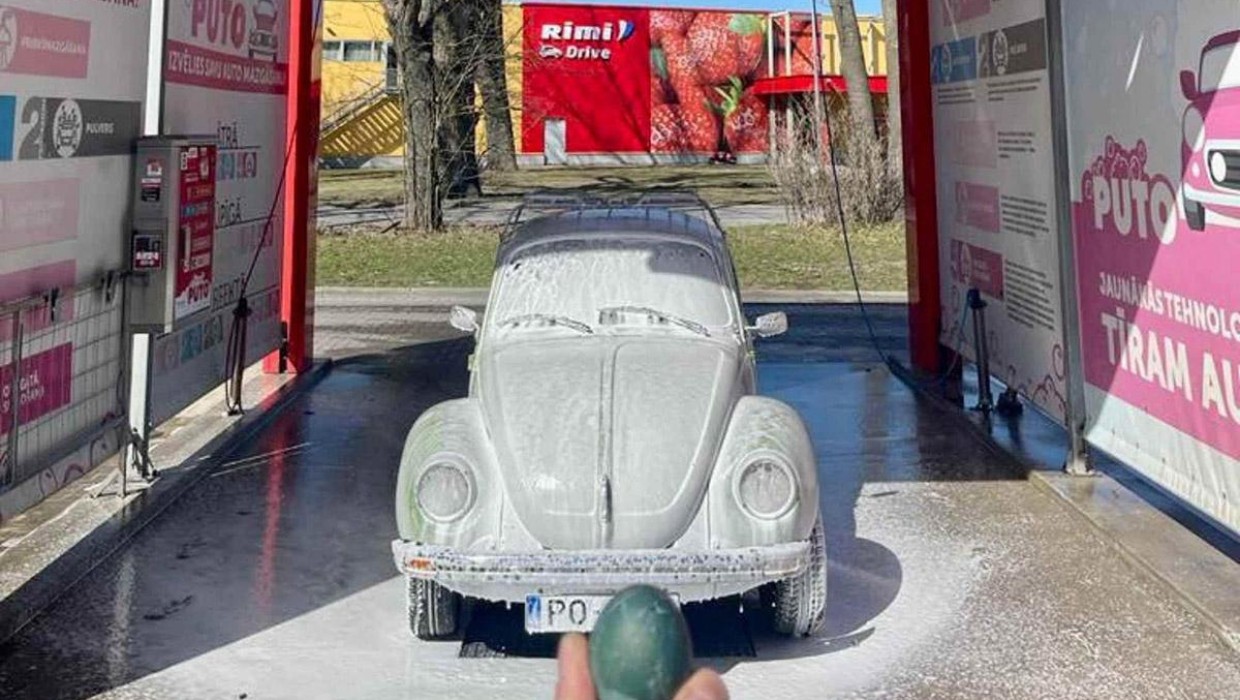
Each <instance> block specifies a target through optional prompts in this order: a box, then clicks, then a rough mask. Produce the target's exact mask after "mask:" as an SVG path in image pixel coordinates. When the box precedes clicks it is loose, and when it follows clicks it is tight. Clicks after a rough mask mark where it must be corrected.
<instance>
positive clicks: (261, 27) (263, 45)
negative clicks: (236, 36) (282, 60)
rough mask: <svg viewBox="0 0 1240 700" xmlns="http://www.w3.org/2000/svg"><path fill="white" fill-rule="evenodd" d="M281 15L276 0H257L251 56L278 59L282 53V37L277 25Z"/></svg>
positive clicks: (251, 40)
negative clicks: (278, 32)
mask: <svg viewBox="0 0 1240 700" xmlns="http://www.w3.org/2000/svg"><path fill="white" fill-rule="evenodd" d="M279 17H280V11H279V9H278V8H277V7H276V4H275V0H256V2H255V3H254V30H253V31H251V32H250V51H249V53H250V58H259V57H262V58H266V59H269V60H272V61H274V60H276V57H277V56H278V55H279V53H280V37H279V35H278V34H277V27H276V21H277V20H278V19H279Z"/></svg>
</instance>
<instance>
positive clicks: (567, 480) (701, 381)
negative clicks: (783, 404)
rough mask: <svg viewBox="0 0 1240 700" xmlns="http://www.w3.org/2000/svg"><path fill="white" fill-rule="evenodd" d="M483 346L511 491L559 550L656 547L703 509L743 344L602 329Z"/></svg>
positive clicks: (484, 394)
mask: <svg viewBox="0 0 1240 700" xmlns="http://www.w3.org/2000/svg"><path fill="white" fill-rule="evenodd" d="M488 350H489V351H484V352H483V353H482V355H481V356H480V366H479V368H478V369H479V372H480V375H479V379H480V382H479V393H480V398H481V399H482V405H483V411H484V415H485V417H486V422H487V428H488V431H489V432H490V435H491V439H492V441H493V443H494V445H495V450H496V456H497V457H498V459H499V463H500V468H501V471H502V472H503V474H504V479H505V485H506V487H507V492H508V497H509V499H510V501H511V503H512V506H513V509H514V511H515V512H516V514H517V516H518V518H520V520H521V522H522V524H523V525H524V526H525V528H526V529H527V530H528V531H529V532H530V534H531V535H533V536H534V537H535V538H536V539H537V540H538V541H539V542H540V543H541V544H542V545H543V546H544V547H548V548H552V549H586V548H604V547H614V548H625V549H630V548H661V547H666V546H669V545H671V544H672V543H673V542H675V541H676V540H677V539H678V538H679V537H680V536H681V535H682V534H683V533H684V531H685V530H686V529H687V528H688V526H689V523H690V522H691V521H692V520H693V518H694V516H695V515H696V514H697V509H698V506H699V505H700V503H701V499H702V497H703V494H704V491H705V489H706V486H707V482H708V481H709V477H710V472H711V469H712V467H713V465H714V459H715V452H716V450H717V448H718V445H719V442H720V441H721V440H722V437H723V431H724V429H725V427H726V425H725V424H726V421H727V419H728V416H729V414H730V410H731V406H732V404H733V402H734V400H735V395H736V393H737V386H738V384H737V382H738V376H739V373H738V369H739V362H740V357H741V356H740V352H741V348H740V347H739V345H730V344H724V343H719V342H715V341H711V340H707V339H702V340H695V339H686V338H684V337H680V336H675V337H671V336H669V337H667V338H655V339H651V338H640V339H634V338H623V337H614V336H613V337H607V336H595V337H589V338H572V339H560V340H553V341H545V342H544V341H540V342H529V341H526V342H520V343H508V344H503V345H500V346H498V347H492V348H489V349H488Z"/></svg>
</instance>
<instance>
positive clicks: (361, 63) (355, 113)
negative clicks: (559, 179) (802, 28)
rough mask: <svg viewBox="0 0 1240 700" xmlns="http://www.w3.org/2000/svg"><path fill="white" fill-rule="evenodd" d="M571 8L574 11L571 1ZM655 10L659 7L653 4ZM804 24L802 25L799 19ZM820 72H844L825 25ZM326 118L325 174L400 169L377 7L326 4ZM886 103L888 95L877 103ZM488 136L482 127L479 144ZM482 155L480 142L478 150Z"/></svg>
mask: <svg viewBox="0 0 1240 700" xmlns="http://www.w3.org/2000/svg"><path fill="white" fill-rule="evenodd" d="M565 4H566V5H568V4H571V3H569V2H566V3H565ZM652 4H657V0H652ZM523 17H524V15H523V11H522V7H521V5H520V4H519V3H518V2H506V3H505V6H504V14H503V22H504V35H505V37H506V42H507V44H508V46H509V47H510V48H509V50H508V52H507V54H508V59H509V60H508V88H509V91H510V95H511V97H510V102H511V105H512V110H513V132H514V137H515V139H516V142H517V143H516V145H517V149H518V152H519V153H520V152H521V139H522V132H523V129H522V124H521V118H520V117H521V105H522V103H523V99H522V50H523V46H522V43H523V41H522V29H523V22H524V20H523ZM802 21H805V20H802ZM859 24H860V28H861V36H862V43H863V49H864V51H865V56H866V67H867V70H868V71H869V73H870V75H871V76H885V75H886V74H887V57H886V51H885V46H886V42H885V39H886V37H885V35H884V26H883V21H882V19H881V18H876V17H861V18H859ZM822 49H823V61H822V64H823V70H824V72H825V73H826V74H828V75H835V74H838V73H839V72H840V50H839V39H838V34H837V32H836V31H835V23H834V21H833V19H832V18H831V17H829V16H827V17H824V18H823V21H822ZM322 74H323V113H322V134H321V146H320V149H321V150H320V154H321V156H322V159H323V163H324V165H325V166H327V167H359V166H380V167H384V166H397V165H399V163H400V157H401V154H402V153H403V150H404V137H405V131H404V120H403V115H402V113H401V109H400V104H399V96H398V95H397V92H396V89H397V84H396V70H395V57H394V55H393V53H392V51H391V39H390V35H389V32H388V27H387V20H386V19H385V17H384V13H383V6H382V3H381V2H380V0H324V17H323V66H322ZM880 100H881V104H885V96H884V97H883V98H880ZM484 136H485V129H483V128H482V127H481V126H480V128H479V139H480V140H481V139H483V138H484ZM483 148H484V144H483V143H481V142H480V143H479V149H480V150H482V149H483Z"/></svg>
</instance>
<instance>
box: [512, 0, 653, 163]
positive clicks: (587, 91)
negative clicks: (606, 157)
mask: <svg viewBox="0 0 1240 700" xmlns="http://www.w3.org/2000/svg"><path fill="white" fill-rule="evenodd" d="M523 34H524V40H525V41H524V58H523V69H522V70H523V87H522V108H523V109H522V115H521V130H522V135H521V136H522V138H521V143H522V151H523V152H525V153H542V152H543V146H544V144H543V124H544V122H545V120H546V119H549V118H558V119H563V120H564V121H565V123H566V145H567V149H568V152H569V153H570V154H612V153H617V154H619V153H641V152H645V151H646V150H647V148H648V144H649V142H650V11H649V10H646V9H641V8H631V7H609V6H600V5H530V4H527V5H525V6H524V27H523Z"/></svg>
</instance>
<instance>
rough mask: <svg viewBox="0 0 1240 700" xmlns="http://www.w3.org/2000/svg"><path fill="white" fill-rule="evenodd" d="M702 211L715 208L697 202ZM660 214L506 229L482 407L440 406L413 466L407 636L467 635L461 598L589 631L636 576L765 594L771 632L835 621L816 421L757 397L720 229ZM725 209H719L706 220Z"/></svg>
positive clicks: (749, 345)
mask: <svg viewBox="0 0 1240 700" xmlns="http://www.w3.org/2000/svg"><path fill="white" fill-rule="evenodd" d="M696 201H699V202H700V200H696ZM668 206H669V205H668V204H666V203H664V204H663V205H661V206H655V205H653V204H651V203H650V202H640V203H638V204H628V205H587V206H582V207H578V208H575V209H572V210H569V211H561V212H559V213H557V214H554V215H545V216H541V217H540V218H536V219H533V220H530V221H528V222H526V223H522V224H520V225H517V226H514V227H512V228H510V229H509V231H508V233H506V234H505V236H504V237H503V239H502V242H501V245H500V248H499V253H498V256H497V260H496V267H495V273H494V277H493V279H492V283H491V290H490V297H489V301H488V302H487V308H486V315H485V320H482V321H479V320H478V317H477V315H476V314H475V312H473V311H471V310H469V309H465V308H461V307H457V308H454V309H453V310H452V314H451V321H452V324H453V325H454V326H456V327H457V328H459V329H461V330H467V331H471V332H474V333H475V336H476V339H477V346H476V350H475V352H474V354H473V355H472V356H471V357H470V359H469V368H470V373H471V374H470V385H469V395H468V397H467V398H463V399H458V400H453V401H446V402H443V403H441V404H438V405H436V406H434V407H432V408H431V409H429V410H427V411H426V412H425V413H424V414H423V415H422V416H421V417H420V418H418V420H417V422H416V423H415V424H414V426H413V428H412V430H411V431H410V433H409V437H408V440H407V441H406V443H405V448H404V453H403V455H402V457H401V464H400V476H399V479H398V482H397V493H396V520H397V524H398V529H399V532H400V539H398V540H396V541H395V542H393V547H392V549H393V553H394V556H395V560H396V565H397V567H398V568H399V569H400V570H401V571H402V572H403V573H404V574H406V575H407V576H408V577H409V585H408V594H409V601H408V602H409V624H410V627H411V628H412V631H413V633H414V634H415V635H417V636H418V637H420V638H423V639H434V638H442V637H446V636H449V635H452V634H453V633H454V632H455V631H456V627H457V624H458V618H459V609H460V605H461V602H462V597H471V598H478V599H483V600H489V601H502V602H507V603H510V604H521V605H524V606H525V626H526V629H527V631H529V632H532V633H538V632H563V631H588V630H590V629H591V628H592V627H593V623H594V619H595V617H596V616H597V614H598V612H599V611H600V610H601V608H602V606H603V605H604V604H605V603H606V601H607V599H608V597H609V596H610V595H612V594H614V593H615V592H616V591H618V590H620V589H621V588H623V587H625V586H627V585H630V584H633V583H638V582H641V583H649V584H653V585H657V586H660V587H663V588H664V589H666V590H668V591H669V592H670V593H671V594H672V595H673V596H675V597H676V598H678V600H679V601H681V602H682V603H685V602H692V601H702V600H709V599H714V598H719V597H723V596H731V595H737V594H740V593H743V592H745V591H749V590H751V589H755V588H762V589H763V592H764V594H765V595H764V599H765V600H767V601H769V604H770V605H772V606H773V608H774V619H775V626H776V629H778V630H779V631H780V632H783V633H786V634H790V635H807V634H810V633H812V632H815V631H817V630H818V629H819V628H820V627H821V626H822V622H823V617H824V615H823V613H824V608H825V602H826V586H827V570H826V550H825V544H824V536H823V530H822V520H821V517H820V514H819V505H818V479H817V471H816V462H815V459H814V454H813V450H812V447H811V444H810V439H809V435H808V434H807V432H806V429H805V425H804V423H803V422H802V420H801V418H800V416H798V415H797V413H796V411H794V410H793V409H792V408H790V407H789V406H787V405H785V404H783V403H781V402H779V401H776V400H773V399H770V398H766V397H762V396H758V395H756V394H755V378H754V374H755V369H754V352H753V340H754V338H755V337H765V336H770V335H776V334H779V333H782V332H784V331H785V330H786V328H787V320H786V318H785V316H784V314H782V313H774V314H769V315H766V316H763V317H760V318H758V319H757V320H756V322H755V323H754V324H753V325H748V324H747V322H746V320H745V318H744V317H743V315H742V311H741V303H740V296H739V294H738V291H737V282H736V275H735V272H734V270H733V266H732V259H731V256H730V253H729V251H728V247H727V243H726V241H725V239H724V233H723V231H722V230H721V228H720V227H719V226H718V223H717V220H715V219H714V216H713V213H712V214H711V216H709V217H706V218H699V217H697V216H692V215H690V214H688V213H685V212H682V211H677V210H674V209H672V208H667V207H668ZM707 211H708V213H709V210H707Z"/></svg>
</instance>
